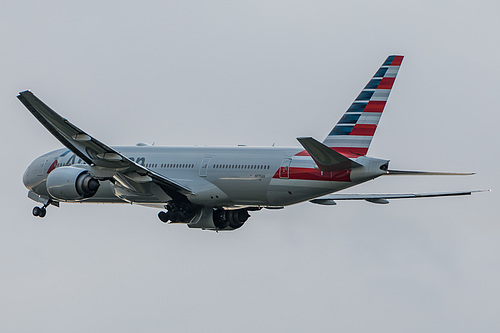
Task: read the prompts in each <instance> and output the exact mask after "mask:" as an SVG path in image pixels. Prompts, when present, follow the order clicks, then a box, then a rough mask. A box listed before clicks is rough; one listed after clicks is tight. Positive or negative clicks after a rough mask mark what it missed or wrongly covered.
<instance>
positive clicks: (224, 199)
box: [23, 146, 388, 207]
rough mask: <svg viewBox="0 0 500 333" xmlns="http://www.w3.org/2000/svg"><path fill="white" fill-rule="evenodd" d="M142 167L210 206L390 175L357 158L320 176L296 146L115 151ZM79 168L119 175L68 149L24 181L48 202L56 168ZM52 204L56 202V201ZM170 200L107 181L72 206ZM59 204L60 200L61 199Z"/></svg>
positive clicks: (311, 192) (317, 191) (326, 189)
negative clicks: (352, 164) (353, 164)
mask: <svg viewBox="0 0 500 333" xmlns="http://www.w3.org/2000/svg"><path fill="white" fill-rule="evenodd" d="M113 149H115V150H116V151H118V152H119V153H122V154H123V155H125V156H127V157H128V158H130V159H131V160H133V161H135V162H136V163H138V164H141V165H143V166H145V167H146V168H148V169H150V170H152V171H154V172H156V173H158V174H161V175H163V176H165V177H168V178H169V179H172V180H174V181H175V182H177V183H179V184H182V185H184V186H186V187H188V188H190V189H193V192H195V193H196V194H193V195H188V196H187V197H188V199H189V200H190V201H191V202H192V203H195V204H199V205H203V206H212V207H238V206H247V207H256V206H257V207H282V206H287V205H291V204H295V203H299V202H303V201H307V200H310V199H313V198H316V197H319V196H323V195H325V194H328V193H333V192H336V191H339V190H342V189H345V188H348V187H351V186H354V185H357V184H360V183H363V182H365V181H367V180H370V179H373V178H376V177H378V176H380V175H383V174H385V173H386V171H384V170H381V169H380V167H381V166H382V165H384V164H386V163H387V162H388V161H386V160H380V159H375V158H369V157H366V156H360V157H358V158H356V159H354V160H355V161H356V162H358V163H360V164H362V165H363V167H361V168H356V169H352V170H350V169H349V170H342V171H336V172H322V171H320V170H319V169H318V167H317V165H316V163H315V162H314V161H313V159H312V158H311V157H310V156H308V155H307V154H306V156H304V154H300V155H299V156H297V154H299V153H301V152H303V149H301V148H298V147H297V148H293V147H247V146H238V147H197V146H195V147H160V146H118V147H113ZM65 166H75V167H80V168H84V169H87V170H89V172H90V173H91V174H92V175H93V176H96V177H101V178H104V177H113V175H114V174H116V173H119V172H120V170H119V169H116V170H109V168H106V169H104V168H99V167H96V166H90V165H87V164H85V162H83V161H81V160H80V159H79V158H78V156H75V155H74V154H73V153H72V152H71V151H69V150H68V149H66V148H63V149H58V150H55V151H52V152H50V153H47V154H45V155H42V156H40V157H38V158H37V159H36V160H35V161H33V162H32V163H31V165H30V166H29V167H28V168H27V170H26V172H25V174H24V177H23V182H24V184H25V186H26V187H27V188H28V189H29V190H30V191H32V192H34V193H36V194H38V195H40V196H44V197H49V198H50V195H49V193H48V192H47V188H46V186H45V182H46V179H47V176H48V174H49V173H50V172H51V171H52V170H53V169H54V168H60V167H65ZM52 199H54V198H52ZM169 200H171V197H169V196H168V195H167V194H166V193H165V192H164V191H162V190H161V189H160V188H159V187H157V186H155V185H154V184H149V183H148V184H146V187H145V188H144V189H142V190H141V191H140V192H138V191H137V190H136V189H132V188H130V189H129V188H128V187H127V184H126V181H125V180H124V181H123V182H120V181H114V182H111V181H103V182H101V187H100V188H99V190H98V192H97V193H96V194H95V195H94V196H93V197H91V198H88V199H85V200H75V201H74V202H89V203H90V202H92V203H135V204H141V205H146V206H158V207H162V206H164V205H165V204H166V203H167V202H168V201H169ZM58 201H61V200H58Z"/></svg>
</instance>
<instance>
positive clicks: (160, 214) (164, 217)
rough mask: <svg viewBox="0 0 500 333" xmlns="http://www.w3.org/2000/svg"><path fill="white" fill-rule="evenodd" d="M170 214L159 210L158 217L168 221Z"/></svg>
mask: <svg viewBox="0 0 500 333" xmlns="http://www.w3.org/2000/svg"><path fill="white" fill-rule="evenodd" d="M169 217H170V215H169V214H168V213H165V212H159V213H158V218H159V219H160V221H162V222H163V223H167V222H168V220H170V218H169Z"/></svg>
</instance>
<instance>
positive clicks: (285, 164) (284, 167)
mask: <svg viewBox="0 0 500 333" xmlns="http://www.w3.org/2000/svg"><path fill="white" fill-rule="evenodd" d="M290 163H292V159H291V158H285V159H284V160H283V161H282V162H281V167H280V178H282V179H288V177H290Z"/></svg>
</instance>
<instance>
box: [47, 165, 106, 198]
mask: <svg viewBox="0 0 500 333" xmlns="http://www.w3.org/2000/svg"><path fill="white" fill-rule="evenodd" d="M45 186H46V187H47V191H48V192H49V194H50V195H51V196H53V197H54V198H56V199H59V200H62V201H67V200H69V201H71V200H82V199H86V198H90V197H92V196H93V195H94V194H96V192H97V190H98V189H99V186H100V184H99V181H98V180H97V179H95V178H94V177H92V176H91V175H90V174H89V172H88V170H85V169H81V168H75V167H70V166H67V167H60V168H56V169H54V170H53V171H52V172H51V173H49V175H48V176H47V183H46V185H45Z"/></svg>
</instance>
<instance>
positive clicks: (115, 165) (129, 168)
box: [17, 91, 193, 198]
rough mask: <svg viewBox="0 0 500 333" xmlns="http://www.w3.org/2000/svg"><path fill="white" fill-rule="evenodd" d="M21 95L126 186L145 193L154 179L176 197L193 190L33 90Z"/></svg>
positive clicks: (74, 147) (86, 157)
mask: <svg viewBox="0 0 500 333" xmlns="http://www.w3.org/2000/svg"><path fill="white" fill-rule="evenodd" d="M17 98H19V100H20V101H21V102H22V103H23V104H24V106H26V108H27V109H28V110H29V111H30V112H31V113H32V114H33V115H34V116H35V118H36V119H38V121H40V123H41V124H42V125H43V126H45V128H46V129H47V130H48V131H49V132H50V133H52V135H54V136H55V137H56V138H57V139H58V140H59V141H60V142H61V143H62V144H63V145H65V146H66V147H67V148H68V149H70V150H71V151H72V152H73V153H75V154H76V155H77V156H78V157H79V158H81V159H82V160H83V161H85V162H86V163H87V164H89V165H91V166H98V167H101V168H106V169H110V170H112V171H115V172H116V173H115V176H114V178H115V180H117V181H119V182H120V184H126V186H125V187H128V188H131V189H135V190H137V191H138V192H141V189H142V185H144V183H148V182H154V183H156V184H157V185H159V186H160V187H161V188H162V189H163V190H164V191H165V192H166V193H167V195H169V196H170V197H172V198H175V197H176V196H179V195H180V196H183V195H187V194H192V193H193V192H192V191H191V190H190V189H189V188H187V187H185V186H183V185H181V184H179V183H177V182H175V181H173V180H172V179H169V178H167V177H165V176H162V175H160V174H158V173H156V172H154V171H152V170H150V169H148V168H145V167H144V166H142V165H140V164H137V163H135V162H134V161H132V160H130V159H129V158H127V157H126V156H124V155H122V154H120V153H119V152H117V151H115V150H114V149H112V148H110V147H108V146H107V145H105V144H103V143H102V142H100V141H99V140H97V139H95V138H93V137H92V136H90V135H88V134H87V133H85V132H84V131H82V130H81V129H79V128H78V127H76V126H75V125H73V124H72V123H70V122H69V121H68V120H67V119H64V118H62V117H61V116H60V115H59V114H57V113H56V112H55V111H53V110H52V109H51V108H49V107H48V106H47V105H46V104H45V103H43V102H42V101H41V100H40V99H38V98H37V97H36V96H35V95H34V94H33V93H32V92H31V91H23V92H21V93H19V95H18V96H17Z"/></svg>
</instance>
